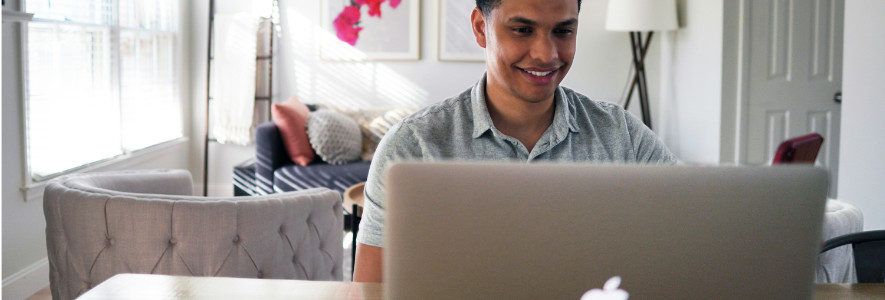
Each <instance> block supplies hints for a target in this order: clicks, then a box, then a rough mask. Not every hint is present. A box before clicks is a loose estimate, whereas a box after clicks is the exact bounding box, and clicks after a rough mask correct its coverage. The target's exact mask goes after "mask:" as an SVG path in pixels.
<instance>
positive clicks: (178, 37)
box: [4, 0, 190, 202]
mask: <svg viewBox="0 0 885 300" xmlns="http://www.w3.org/2000/svg"><path fill="white" fill-rule="evenodd" d="M186 1H187V0H176V1H175V2H176V3H174V8H175V10H176V13H177V16H176V18H175V19H176V20H175V26H174V27H173V28H174V31H172V32H164V31H160V30H157V29H143V28H133V27H126V26H122V25H120V20H119V12H117V14H116V15H114V16H113V18H114V24H112V25H97V24H88V23H82V22H65V21H58V20H52V19H39V18H34V17H33V15H34V14H32V13H28V12H27V7H26V5H27V4H26V2H27V0H18V1H16V2H17V4H18V5H17V6H18V10H17V11H15V12H14V13H10V15H12V14H14V15H15V16H17V18H15V19H13V20H7V19H6V18H5V16H4V22H17V23H18V24H19V28H18V31H19V40H18V42H19V47H18V48H19V51H20V58H21V61H20V68H21V70H20V74H21V78H20V79H21V87H20V88H21V95H20V97H21V98H20V101H21V102H20V103H21V111H20V112H19V115H20V116H21V120H20V124H21V134H22V135H21V138H22V143H21V150H22V161H21V164H22V183H23V184H22V187H21V188H20V189H21V192H22V193H23V194H24V200H25V201H26V202H27V201H31V200H36V199H42V198H43V190H44V187H45V185H46V183H48V182H49V181H50V180H52V179H54V178H58V177H62V176H65V175H70V174H77V173H86V172H92V171H102V170H122V169H126V168H128V167H132V166H134V165H137V164H141V163H145V162H148V161H150V160H153V159H158V158H161V157H163V156H165V155H169V154H172V153H175V152H176V151H178V148H180V147H182V146H186V145H187V144H188V141H189V140H190V139H189V137H188V133H187V132H188V124H187V119H186V115H187V113H188V110H187V108H188V107H189V105H188V103H187V99H188V97H187V96H186V93H185V91H184V89H182V83H181V82H182V80H187V78H186V77H185V75H186V72H184V68H183V67H182V65H183V63H184V56H185V53H184V51H183V49H185V47H184V44H183V42H184V39H183V35H184V34H185V32H184V29H185V28H184V26H183V25H184V24H185V23H184V22H183V21H184V20H185V18H184V17H183V14H182V13H183V12H186V11H187V10H185V9H183V7H184V5H186ZM114 7H115V9H119V0H114ZM6 9H7V8H6V6H4V14H6V12H5V11H6ZM31 22H41V23H57V24H71V25H77V26H94V27H106V28H109V31H110V40H111V41H112V44H111V48H112V67H111V76H112V85H113V86H112V93H113V94H114V95H115V96H116V97H117V100H118V101H122V100H121V99H122V94H123V91H122V82H121V81H122V79H121V76H120V75H121V72H122V58H121V57H120V38H121V36H122V35H121V33H120V31H121V29H122V30H129V31H133V32H137V33H139V34H141V33H147V34H156V33H168V34H172V35H173V40H174V43H175V44H174V46H173V47H172V53H171V54H172V74H173V79H172V85H173V86H172V94H173V96H174V97H176V98H177V100H178V106H180V110H179V116H178V120H179V121H180V122H181V129H182V130H181V136H179V137H177V138H173V139H170V140H167V141H164V142H160V143H157V144H154V145H151V146H147V147H143V148H140V149H136V150H127V149H125V147H123V142H122V140H121V142H120V150H121V153H120V154H119V155H115V156H112V157H106V158H104V159H100V160H97V161H93V162H90V163H86V164H83V165H80V166H77V167H74V168H71V169H67V170H63V171H60V172H57V173H53V174H48V175H44V176H40V175H36V174H33V172H32V168H31V164H30V159H29V157H30V139H29V135H30V131H29V124H28V123H29V119H30V118H29V117H28V115H27V113H28V111H29V109H30V107H29V105H30V72H29V70H30V66H29V65H30V60H29V54H28V53H29V48H28V45H29V39H28V31H29V30H28V24H29V23H31ZM114 48H115V49H114ZM122 124H123V123H122V122H120V123H119V124H118V126H122Z"/></svg>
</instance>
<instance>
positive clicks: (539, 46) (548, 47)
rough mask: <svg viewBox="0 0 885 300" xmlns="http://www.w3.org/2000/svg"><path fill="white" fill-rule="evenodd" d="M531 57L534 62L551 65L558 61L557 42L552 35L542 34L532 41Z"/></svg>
mask: <svg viewBox="0 0 885 300" xmlns="http://www.w3.org/2000/svg"><path fill="white" fill-rule="evenodd" d="M529 55H530V56H531V58H532V59H534V60H537V61H540V62H544V63H550V62H554V61H556V59H557V58H558V57H559V52H558V51H557V47H556V43H555V41H553V38H552V37H551V36H550V35H545V34H540V35H538V36H537V38H535V40H534V41H532V45H531V49H530V50H529Z"/></svg>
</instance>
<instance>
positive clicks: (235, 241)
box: [234, 235, 240, 244]
mask: <svg viewBox="0 0 885 300" xmlns="http://www.w3.org/2000/svg"><path fill="white" fill-rule="evenodd" d="M239 242H240V236H239V235H238V236H235V237H234V244H236V243H239Z"/></svg>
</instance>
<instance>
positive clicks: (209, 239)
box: [43, 170, 344, 299]
mask: <svg viewBox="0 0 885 300" xmlns="http://www.w3.org/2000/svg"><path fill="white" fill-rule="evenodd" d="M191 186H192V180H191V176H190V174H189V173H188V172H187V171H184V170H144V171H123V172H105V173H86V174H79V175H73V176H67V177H62V178H59V179H55V180H53V181H51V182H49V183H48V184H47V185H46V190H45V192H44V201H43V210H44V215H45V217H46V244H47V250H48V256H49V265H50V289H51V291H52V296H53V299H73V298H75V297H77V296H78V295H80V294H82V293H84V292H86V291H87V290H89V289H91V288H92V287H94V286H95V285H97V284H99V283H101V282H102V281H104V280H106V279H108V278H110V277H111V276H113V275H116V274H119V273H145V274H166V275H183V276H224V277H242V278H279V279H307V280H341V279H342V277H343V270H342V262H343V247H342V244H341V242H342V240H343V230H342V228H343V226H344V225H343V215H342V207H341V195H340V194H339V193H337V192H335V191H331V190H328V189H312V190H305V191H298V192H289V193H280V194H273V195H266V196H259V197H199V196H188V195H187V194H189V193H191V192H192V187H191Z"/></svg>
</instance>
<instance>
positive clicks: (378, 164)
mask: <svg viewBox="0 0 885 300" xmlns="http://www.w3.org/2000/svg"><path fill="white" fill-rule="evenodd" d="M412 136H413V135H412V134H410V132H409V131H408V130H405V129H403V126H402V123H398V124H396V125H394V126H393V127H391V129H390V130H389V131H388V133H387V134H385V135H384V137H383V138H382V139H381V142H380V143H379V144H378V147H377V148H376V150H375V155H374V156H373V157H372V164H371V166H369V177H368V180H367V181H366V187H365V190H364V196H365V201H363V205H364V207H363V216H362V220H361V221H360V228H359V233H357V242H359V243H363V244H366V245H370V246H375V247H383V246H384V214H385V213H384V207H385V201H386V199H387V195H386V189H385V182H384V181H385V176H384V175H385V173H386V171H387V169H388V168H389V167H390V166H391V165H392V164H393V163H394V162H396V161H398V160H402V159H404V158H408V157H409V155H408V153H409V152H410V147H409V145H410V144H409V140H410V138H411V137H412Z"/></svg>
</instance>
